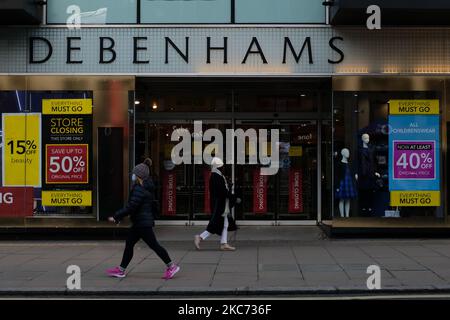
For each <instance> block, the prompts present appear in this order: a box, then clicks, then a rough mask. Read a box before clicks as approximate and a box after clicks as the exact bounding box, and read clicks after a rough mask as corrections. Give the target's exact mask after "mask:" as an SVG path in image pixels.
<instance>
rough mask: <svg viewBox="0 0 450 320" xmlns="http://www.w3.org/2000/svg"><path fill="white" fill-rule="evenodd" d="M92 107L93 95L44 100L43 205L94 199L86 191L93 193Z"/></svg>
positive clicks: (74, 204)
mask: <svg viewBox="0 0 450 320" xmlns="http://www.w3.org/2000/svg"><path fill="white" fill-rule="evenodd" d="M92 110H93V107H92V100H91V99H44V100H42V122H43V128H44V130H43V132H42V140H43V144H44V147H43V151H42V153H43V154H42V158H43V159H44V163H45V165H44V166H43V168H42V169H43V176H44V177H45V179H44V181H43V185H42V189H43V196H42V203H43V204H44V205H47V206H63V205H64V206H81V205H83V206H86V204H89V203H90V202H91V201H90V199H89V196H86V194H87V193H89V194H91V193H92V181H91V180H92V179H91V177H92V174H91V170H92V166H91V163H92ZM56 191H58V192H60V191H61V192H62V193H63V196H61V193H58V192H56ZM44 194H45V196H44ZM66 196H67V197H70V196H72V199H68V198H67V197H66ZM80 203H81V204H80Z"/></svg>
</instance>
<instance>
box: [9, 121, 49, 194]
mask: <svg viewBox="0 0 450 320" xmlns="http://www.w3.org/2000/svg"><path fill="white" fill-rule="evenodd" d="M2 128H3V148H2V151H3V161H2V178H3V179H2V181H3V186H5V187H25V186H27V187H40V186H41V174H40V173H41V159H40V150H41V115H40V114H39V113H27V114H17V113H4V114H2Z"/></svg>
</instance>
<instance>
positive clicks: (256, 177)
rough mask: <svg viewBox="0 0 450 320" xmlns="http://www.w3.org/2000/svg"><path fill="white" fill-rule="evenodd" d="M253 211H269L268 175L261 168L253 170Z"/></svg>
mask: <svg viewBox="0 0 450 320" xmlns="http://www.w3.org/2000/svg"><path fill="white" fill-rule="evenodd" d="M253 211H254V212H255V213H267V176H266V175H261V170H260V169H255V170H254V171H253Z"/></svg>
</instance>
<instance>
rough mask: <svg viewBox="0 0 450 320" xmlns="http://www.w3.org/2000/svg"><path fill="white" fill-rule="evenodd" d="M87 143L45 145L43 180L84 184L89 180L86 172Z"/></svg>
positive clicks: (48, 182) (49, 182)
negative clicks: (45, 160)
mask: <svg viewBox="0 0 450 320" xmlns="http://www.w3.org/2000/svg"><path fill="white" fill-rule="evenodd" d="M88 147H89V146H88V145H87V144H79V145H78V144H74V145H70V144H68V145H59V144H47V145H46V157H45V158H46V159H47V162H46V166H47V168H46V177H45V182H46V183H47V184H51V183H61V184H72V183H74V184H77V183H80V184H84V183H88V182H89V175H88V172H87V168H86V165H87V159H88V152H89V151H88V149H89V148H88Z"/></svg>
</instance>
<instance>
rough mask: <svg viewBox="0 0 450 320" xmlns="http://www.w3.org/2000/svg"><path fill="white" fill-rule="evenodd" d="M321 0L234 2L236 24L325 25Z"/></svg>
mask: <svg viewBox="0 0 450 320" xmlns="http://www.w3.org/2000/svg"><path fill="white" fill-rule="evenodd" d="M322 2H323V1H321V0H236V23H325V7H324V6H323V5H322Z"/></svg>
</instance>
